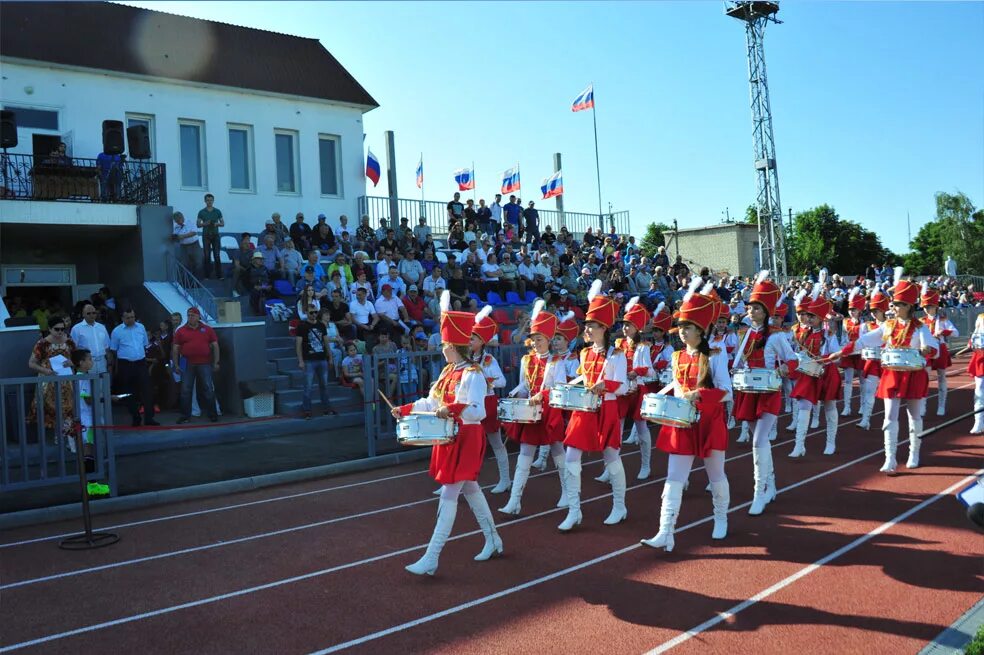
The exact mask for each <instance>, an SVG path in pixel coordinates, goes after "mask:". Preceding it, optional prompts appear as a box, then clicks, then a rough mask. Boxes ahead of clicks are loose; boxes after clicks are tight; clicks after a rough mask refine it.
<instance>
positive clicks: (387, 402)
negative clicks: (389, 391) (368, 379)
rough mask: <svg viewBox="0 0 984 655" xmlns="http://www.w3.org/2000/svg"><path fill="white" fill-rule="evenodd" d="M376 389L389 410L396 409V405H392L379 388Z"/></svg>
mask: <svg viewBox="0 0 984 655" xmlns="http://www.w3.org/2000/svg"><path fill="white" fill-rule="evenodd" d="M377 391H379V395H380V396H382V398H383V400H384V401H386V404H387V405H389V408H390V411H393V410H394V409H396V407H394V406H393V403H391V402H390V399H389V398H387V397H386V394H385V393H383V392H382V390H381V389H377Z"/></svg>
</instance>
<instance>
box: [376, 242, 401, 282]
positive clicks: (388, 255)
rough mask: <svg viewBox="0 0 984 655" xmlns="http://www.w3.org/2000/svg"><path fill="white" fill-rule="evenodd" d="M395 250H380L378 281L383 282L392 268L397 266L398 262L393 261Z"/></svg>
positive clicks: (377, 271)
mask: <svg viewBox="0 0 984 655" xmlns="http://www.w3.org/2000/svg"><path fill="white" fill-rule="evenodd" d="M393 252H394V251H393V250H387V249H385V248H382V249H380V253H381V254H380V256H379V261H378V262H377V263H376V279H377V280H382V279H383V278H384V277H386V276H387V275H388V274H389V270H390V268H391V267H393V266H396V262H395V261H393Z"/></svg>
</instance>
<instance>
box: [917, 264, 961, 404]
mask: <svg viewBox="0 0 984 655" xmlns="http://www.w3.org/2000/svg"><path fill="white" fill-rule="evenodd" d="M921 296H922V297H921V298H920V299H919V302H920V304H921V305H922V306H923V309H925V310H926V316H924V317H923V323H925V324H926V327H928V328H929V331H930V332H931V333H932V335H933V336H934V337H936V340H937V341H939V351H938V354H937V356H936V358H935V359H933V360H932V361H931V362H930V363H929V364H930V368H932V369H933V370H934V371H936V385H937V391H939V396H938V397H937V404H936V415H937V416H944V415H946V392H947V387H946V369H948V368H950V365H951V364H953V360H952V359H950V349H949V348H947V346H946V341H947V339H949V338H950V337H959V336H960V333H959V332H958V331H957V328H956V326H954V325H953V323H952V322H950V319H948V318H947V317H946V313H944V312H941V311H940V292H939V290H938V289H930V288H929V285H928V284H927V283H925V282H923V284H922V294H921ZM925 412H926V407H925V406H924V407H923V413H924V414H925Z"/></svg>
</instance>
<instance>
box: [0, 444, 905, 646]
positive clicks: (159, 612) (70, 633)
mask: <svg viewBox="0 0 984 655" xmlns="http://www.w3.org/2000/svg"><path fill="white" fill-rule="evenodd" d="M900 443H905V442H900ZM882 454H884V449H883V448H879V449H878V450H876V451H874V452H871V453H868V454H867V455H862V456H861V457H858V458H856V459H853V460H851V461H850V462H846V463H844V464H841V465H840V466H837V467H834V468H832V469H830V470H828V471H823V472H821V473H818V474H816V475H814V476H812V477H809V478H806V479H804V480H800V481H799V482H795V483H793V484H791V485H789V486H788V487H783V488H782V489H777V490H776V495H779V494H782V493H786V492H788V491H792V490H793V489H796V488H798V487H801V486H803V485H805V484H807V483H809V482H813V481H815V480H819V479H821V478H825V477H827V476H828V475H832V474H834V473H837V472H838V471H841V470H843V469H846V468H849V467H851V466H853V465H854V464H857V463H859V462H862V461H864V460H866V459H870V458H872V457H875V456H877V455H882ZM744 456H747V453H746V454H744V455H740V456H739V457H744ZM701 468H703V467H701ZM695 470H700V469H699V468H698V469H695ZM655 482H656V481H655V480H653V481H650V482H646V483H644V484H641V485H636V487H634V488H639V487H642V486H647V485H649V484H654V483H655ZM610 495H611V494H606V495H605V496H599V497H597V498H593V499H591V500H590V501H587V502H593V501H596V500H600V499H602V498H607V497H608V496H610ZM582 504H585V503H582ZM751 504H752V503H751V501H747V502H744V503H742V504H741V505H736V506H733V507H731V508H730V509H729V510H728V513H729V514H730V513H732V512H736V511H738V510H741V509H744V508H746V507H748V506H750V505H751ZM559 511H562V509H558V508H554V509H552V510H547V511H544V512H540V513H539V514H533V515H531V516H528V517H523V518H521V519H517V520H515V521H510V522H509V523H507V524H506V525H512V524H515V523H521V522H523V521H527V520H531V519H533V518H537V517H539V516H543V515H546V514H552V513H554V512H559ZM713 518H714V516H713V514H712V515H710V516H706V517H704V518H702V519H698V520H696V521H693V522H692V523H688V524H687V525H685V526H683V527H682V528H679V529H678V530H677V531H676V532H684V531H686V530H689V529H691V528H693V527H696V526H698V525H702V524H704V523H708V522H709V521H711V520H713ZM480 532H481V531H480V530H475V531H473V532H470V533H468V534H463V535H458V536H456V537H451V539H449V541H451V540H456V539H461V538H464V537H466V536H470V535H472V534H479V533H480ZM423 547H424V546H413V547H410V548H404V549H403V550H400V551H396V552H393V553H386V554H383V555H377V556H376V557H372V558H369V559H366V560H362V561H360V562H352V563H349V564H344V565H341V566H337V567H332V568H330V569H322V570H320V571H311V572H310V573H304V574H302V575H298V576H294V577H291V578H284V579H282V580H275V581H274V582H268V583H266V584H262V585H257V586H254V587H247V588H245V589H239V590H237V591H230V592H228V593H225V594H220V595H218V596H211V597H209V598H201V599H199V600H194V601H189V602H187V603H181V604H180V605H172V606H170V607H163V608H160V609H156V610H151V611H149V612H142V613H140V614H133V615H131V616H126V617H123V618H120V619H114V620H112V621H104V622H102V623H96V624H93V625H89V626H85V627H82V628H76V629H74V630H66V631H64V632H59V633H55V634H53V635H47V636H44V637H38V638H36V639H31V640H29V641H22V642H19V643H16V644H10V645H9V646H3V647H2V648H0V653H7V652H10V651H14V650H19V649H21V648H26V647H28V646H36V645H38V644H44V643H48V642H51V641H57V640H59V639H64V638H66V637H74V636H76V635H80V634H85V633H88V632H95V631H97V630H102V629H105V628H111V627H114V626H117V625H124V624H127V623H133V622H135V621H142V620H144V619H149V618H153V617H156V616H163V615H165V614H171V613H173V612H176V611H178V610H183V609H190V608H193V607H200V606H202V605H210V604H212V603H216V602H220V601H223V600H228V599H230V598H237V597H240V596H246V595H248V594H252V593H256V592H259V591H265V590H267V589H273V588H276V587H280V586H283V585H287V584H292V583H294V582H300V581H303V580H309V579H311V578H316V577H320V576H322V575H325V574H327V573H332V572H334V571H338V570H342V569H347V568H351V567H354V566H357V565H360V564H368V563H371V562H376V561H380V560H384V559H388V558H390V557H395V556H397V555H404V554H406V553H409V552H412V551H414V550H419V549H420V548H423ZM641 547H642V544H639V543H636V544H633V545H631V546H627V547H625V548H622V549H619V550H616V551H614V552H611V553H608V554H607V555H602V556H600V557H596V558H594V559H592V560H589V561H587V562H582V563H581V564H576V565H574V566H571V567H568V568H566V569H563V570H560V571H555V572H554V573H550V574H548V575H545V576H543V577H540V578H536V579H534V580H530V581H528V582H525V583H523V584H521V585H518V586H515V587H510V588H509V589H504V590H502V591H499V592H496V593H494V594H491V595H488V596H484V597H482V598H478V599H475V600H473V601H469V602H468V603H464V604H462V605H458V606H455V607H451V608H448V609H446V610H443V611H441V612H438V613H436V614H431V615H429V616H425V617H421V618H419V619H415V620H413V621H409V622H407V623H404V624H402V625H399V626H395V627H392V628H387V629H386V630H381V631H379V632H375V633H372V634H370V635H366V636H364V637H360V638H358V639H354V640H351V641H347V642H344V643H342V644H336V645H335V646H332V647H330V648H327V649H325V650H321V651H317V655H321V654H323V653H333V652H336V651H339V650H342V649H344V648H350V647H352V646H356V645H358V644H362V643H365V642H368V641H373V640H375V639H379V638H380V637H384V636H387V635H389V634H392V633H394V632H398V631H400V630H404V629H406V628H410V627H414V626H417V625H422V624H424V623H429V622H431V621H434V620H436V619H439V618H442V617H444V616H448V615H450V614H455V613H457V612H460V611H463V610H466V609H469V608H471V607H475V606H477V605H481V604H483V603H486V602H489V601H492V600H496V599H498V598H502V597H504V596H508V595H511V594H514V593H516V592H518V591H522V590H524V589H529V588H531V587H535V586H537V585H540V584H542V583H544V582H548V581H550V580H553V579H555V578H559V577H561V576H564V575H567V574H569V573H574V572H576V571H579V570H581V569H584V568H587V567H589V566H593V565H594V564H598V563H601V562H604V561H606V560H609V559H612V558H614V557H618V556H619V555H623V554H625V553H628V552H631V551H634V550H636V549H638V548H641Z"/></svg>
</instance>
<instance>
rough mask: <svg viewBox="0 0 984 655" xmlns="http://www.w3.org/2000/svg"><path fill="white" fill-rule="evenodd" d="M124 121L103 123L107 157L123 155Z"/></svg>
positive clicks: (104, 147) (104, 145) (104, 150)
mask: <svg viewBox="0 0 984 655" xmlns="http://www.w3.org/2000/svg"><path fill="white" fill-rule="evenodd" d="M125 147H126V146H125V145H124V144H123V121H103V152H105V153H106V154H107V155H122V154H123V150H124V149H125Z"/></svg>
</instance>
